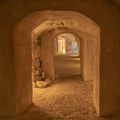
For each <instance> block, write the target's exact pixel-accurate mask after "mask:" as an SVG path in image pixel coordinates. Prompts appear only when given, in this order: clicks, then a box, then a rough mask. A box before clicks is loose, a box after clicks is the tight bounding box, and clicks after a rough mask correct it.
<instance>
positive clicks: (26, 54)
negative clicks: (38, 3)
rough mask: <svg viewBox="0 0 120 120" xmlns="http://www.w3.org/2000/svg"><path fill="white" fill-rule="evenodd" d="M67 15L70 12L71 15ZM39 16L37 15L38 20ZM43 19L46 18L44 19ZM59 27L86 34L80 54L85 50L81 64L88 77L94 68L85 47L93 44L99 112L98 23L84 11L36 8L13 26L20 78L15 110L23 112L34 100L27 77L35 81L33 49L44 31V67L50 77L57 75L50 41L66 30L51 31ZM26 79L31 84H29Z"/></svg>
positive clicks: (16, 62) (17, 76)
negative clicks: (37, 10)
mask: <svg viewBox="0 0 120 120" xmlns="http://www.w3.org/2000/svg"><path fill="white" fill-rule="evenodd" d="M53 16H54V17H53ZM66 16H68V18H67V17H66ZM36 17H37V18H38V19H37V20H36ZM30 18H32V19H30ZM53 18H54V19H53ZM43 19H45V20H44V21H43ZM23 26H24V27H23ZM59 27H61V28H68V29H69V30H68V31H69V32H71V31H72V32H74V31H76V32H75V33H76V34H77V35H79V36H80V37H81V36H82V38H83V39H82V40H81V42H80V45H81V47H80V49H81V50H80V51H81V53H80V54H82V56H81V59H82V60H83V61H84V63H82V64H81V66H82V67H83V70H82V72H83V73H82V74H83V76H84V79H85V80H87V79H88V78H87V77H88V73H89V71H90V70H91V66H89V62H90V60H88V57H87V55H89V54H88V52H86V51H89V50H90V49H88V48H90V47H89V46H90V45H91V46H92V55H94V57H92V61H93V65H92V67H93V68H92V69H93V71H92V75H93V76H92V79H93V81H94V97H93V100H94V105H95V108H96V111H97V113H98V114H99V109H100V107H99V80H100V77H99V74H100V73H99V72H100V71H99V56H100V30H99V27H98V26H97V25H96V24H95V23H94V22H93V21H91V20H90V19H89V18H87V17H85V16H83V15H81V14H80V13H76V12H71V11H44V12H41V11H40V12H36V13H33V14H31V15H30V16H28V17H26V18H25V19H24V20H23V21H22V22H21V23H19V24H18V26H16V28H15V30H14V54H15V80H16V81H17V84H16V88H15V89H16V111H17V113H20V112H22V111H24V110H25V109H26V108H27V107H28V106H29V105H30V104H31V103H32V83H31V82H28V80H30V81H32V77H31V72H32V71H31V70H32V69H31V68H32V57H33V58H34V55H35V54H34V53H33V54H32V52H34V51H32V49H33V44H34V42H35V41H36V39H37V38H38V36H39V35H41V34H43V35H42V44H44V46H42V45H41V51H40V54H41V56H42V58H41V59H42V62H43V59H44V63H42V64H43V67H44V71H45V73H46V74H47V75H48V76H49V77H50V79H52V80H54V79H55V74H54V67H53V64H54V59H53V56H54V52H53V42H51V41H52V40H53V38H54V36H55V35H57V34H58V33H59V34H60V32H61V33H62V32H64V31H66V30H64V31H63V30H62V31H59V32H56V33H55V34H51V30H52V29H56V28H59ZM46 34H47V35H46ZM28 50H29V51H28ZM50 53H52V54H50ZM32 55H33V56H32ZM46 56H48V57H47V58H49V60H48V59H47V58H46ZM25 61H26V63H25ZM89 74H90V73H89ZM22 79H23V80H22ZM23 83H25V85H23ZM26 83H28V84H27V85H26ZM21 87H22V88H25V90H24V91H25V92H26V93H24V92H23V91H21V94H20V89H21ZM20 97H23V98H24V102H23V101H22V99H23V98H22V99H19V100H18V98H20Z"/></svg>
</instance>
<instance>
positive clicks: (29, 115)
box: [15, 103, 53, 120]
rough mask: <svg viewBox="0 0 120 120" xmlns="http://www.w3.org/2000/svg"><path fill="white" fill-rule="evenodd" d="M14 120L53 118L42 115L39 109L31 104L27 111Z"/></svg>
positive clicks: (47, 119) (46, 119)
mask: <svg viewBox="0 0 120 120" xmlns="http://www.w3.org/2000/svg"><path fill="white" fill-rule="evenodd" d="M15 120H53V118H52V117H51V116H49V115H48V114H46V113H43V112H42V110H40V107H39V106H37V105H35V104H34V103H33V104H32V105H31V107H30V108H29V109H28V110H26V111H25V112H24V113H22V114H21V115H19V116H17V117H16V118H15Z"/></svg>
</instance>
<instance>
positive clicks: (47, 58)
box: [41, 32, 55, 80]
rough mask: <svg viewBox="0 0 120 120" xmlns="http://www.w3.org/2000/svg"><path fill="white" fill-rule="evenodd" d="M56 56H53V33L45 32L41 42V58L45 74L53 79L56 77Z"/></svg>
mask: <svg viewBox="0 0 120 120" xmlns="http://www.w3.org/2000/svg"><path fill="white" fill-rule="evenodd" d="M53 58H54V56H53V38H52V33H51V32H48V33H45V34H44V35H43V37H42V42H41V59H42V69H43V71H44V72H45V74H46V75H47V76H48V77H49V78H50V79H52V80H54V79H55V75H54V59H53Z"/></svg>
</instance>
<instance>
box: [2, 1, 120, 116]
mask: <svg viewBox="0 0 120 120" xmlns="http://www.w3.org/2000/svg"><path fill="white" fill-rule="evenodd" d="M39 10H71V11H77V12H80V13H82V14H84V15H86V16H88V17H90V18H91V19H92V20H94V21H95V22H96V23H97V24H98V25H99V26H100V29H101V36H100V37H101V43H100V46H101V51H100V53H101V54H100V115H108V114H113V113H115V112H117V111H118V110H120V105H119V101H120V92H119V88H120V82H119V80H120V74H119V72H120V63H119V61H120V55H119V51H120V47H119V44H120V34H119V33H120V27H119V26H120V8H118V6H117V5H116V4H115V3H114V2H112V0H96V1H94V0H76V1H69V0H56V1H53V0H47V2H46V1H39V0H34V1H33V0H29V1H27V0H26V1H25V0H19V1H16V0H6V1H0V28H1V29H0V36H1V37H0V62H1V66H0V116H12V115H14V114H15V109H16V107H15V106H16V105H15V104H16V103H15V93H17V94H18V93H19V91H23V94H24V91H25V89H22V86H23V84H21V85H20V86H19V89H17V92H16V90H15V85H17V84H19V82H18V83H16V82H15V81H14V73H15V71H14V69H13V68H14V54H13V41H12V33H13V29H14V27H15V26H16V25H17V23H18V22H20V21H21V20H22V19H23V18H24V17H25V16H27V15H29V14H31V13H33V12H36V11H39ZM36 19H37V18H36ZM23 27H24V26H23ZM21 40H22V39H21ZM29 47H30V46H29ZM26 50H27V49H26ZM21 54H22V53H21ZM27 61H29V60H27ZM23 62H25V61H23ZM96 74H97V73H96ZM21 80H22V79H21ZM26 81H27V79H26ZM26 81H24V83H25V84H26ZM27 82H28V81H27ZM20 88H21V89H20ZM27 89H30V88H27ZM19 96H20V95H19ZM28 96H29V94H28ZM25 97H26V95H25ZM17 99H18V100H19V97H17ZM20 99H21V98H20ZM26 99H27V98H26ZM29 99H31V97H30V98H29ZM22 102H23V103H24V100H23V101H22ZM30 103H31V100H30V102H29V104H28V105H27V106H29V105H30Z"/></svg>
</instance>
